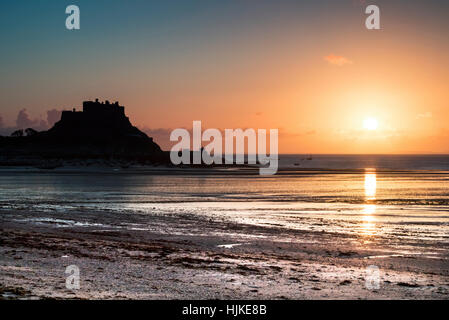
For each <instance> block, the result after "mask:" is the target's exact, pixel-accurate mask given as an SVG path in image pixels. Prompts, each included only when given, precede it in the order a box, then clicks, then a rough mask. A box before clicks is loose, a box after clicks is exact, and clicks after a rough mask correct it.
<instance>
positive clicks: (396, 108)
mask: <svg viewBox="0 0 449 320" xmlns="http://www.w3.org/2000/svg"><path fill="white" fill-rule="evenodd" d="M71 4H75V5H78V6H79V8H80V12H81V29H80V30H67V29H66V28H65V20H66V17H67V15H66V14H65V8H66V6H68V5H71ZM369 4H376V5H378V6H379V8H380V23H381V29H380V30H367V29H366V27H365V19H366V18H367V16H368V15H367V14H365V8H366V7H367V5H369ZM448 31H449V2H448V1H438V0H434V1H414V0H388V1H387V0H384V1H381V0H379V1H364V0H316V1H298V0H297V1H261V0H259V1H250V0H240V1H236V0H235V1H234V0H229V1H222V0H220V1H214V0H207V1H206V0H204V1H201V0H197V1H187V0H182V1H175V0H173V1H164V2H162V1H143V0H142V1H140V0H129V1H119V0H82V1H76V0H68V1H65V0H58V1H55V0H41V1H25V0H14V1H1V3H0V42H1V50H0V70H1V76H0V134H3V135H6V134H9V133H10V132H11V131H12V130H13V129H17V128H22V127H26V126H31V127H34V128H37V129H39V130H45V129H46V128H48V127H49V126H51V125H52V124H53V123H54V122H55V121H57V119H58V115H59V112H60V110H64V109H65V110H70V109H72V108H73V107H78V108H80V106H81V105H82V101H84V100H93V99H95V98H99V99H100V100H106V99H107V100H110V101H116V100H118V101H120V104H122V105H125V107H126V109H125V111H126V114H127V115H128V116H129V118H130V120H131V122H132V123H133V124H134V125H136V126H138V127H139V128H140V129H142V130H144V131H145V132H147V133H148V134H149V135H151V136H153V137H154V138H155V141H156V142H158V143H159V144H160V145H161V146H162V147H163V148H164V149H166V150H168V149H169V148H170V146H171V145H173V144H174V143H170V142H169V134H170V132H171V130H173V129H175V128H191V127H192V122H193V121H194V120H201V121H202V125H203V129H206V128H219V129H225V128H229V129H236V128H243V129H245V128H254V129H279V152H280V153H307V154H316V153H343V154H348V153H349V154H357V153H371V154H374V153H449V142H448V141H449V37H448V34H447V33H448ZM373 122H374V123H375V126H374V127H373V126H371V127H370V126H369V125H368V126H367V123H371V124H372V123H373Z"/></svg>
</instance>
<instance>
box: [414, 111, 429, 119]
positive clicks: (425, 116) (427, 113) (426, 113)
mask: <svg viewBox="0 0 449 320" xmlns="http://www.w3.org/2000/svg"><path fill="white" fill-rule="evenodd" d="M416 118H417V119H422V118H432V112H429V111H427V112H424V113H420V114H418V115H417V116H416Z"/></svg>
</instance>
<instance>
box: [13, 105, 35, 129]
mask: <svg viewBox="0 0 449 320" xmlns="http://www.w3.org/2000/svg"><path fill="white" fill-rule="evenodd" d="M38 123H39V120H31V119H30V116H29V115H28V112H27V109H22V110H20V111H19V113H18V114H17V119H16V126H17V128H25V129H26V128H31V127H35V126H37V125H38Z"/></svg>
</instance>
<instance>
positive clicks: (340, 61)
mask: <svg viewBox="0 0 449 320" xmlns="http://www.w3.org/2000/svg"><path fill="white" fill-rule="evenodd" d="M324 60H326V61H327V62H328V63H329V64H332V65H335V66H339V67H341V66H344V65H345V64H352V61H351V60H349V59H347V58H345V57H342V56H336V55H334V54H333V53H331V54H330V55H328V56H326V57H324Z"/></svg>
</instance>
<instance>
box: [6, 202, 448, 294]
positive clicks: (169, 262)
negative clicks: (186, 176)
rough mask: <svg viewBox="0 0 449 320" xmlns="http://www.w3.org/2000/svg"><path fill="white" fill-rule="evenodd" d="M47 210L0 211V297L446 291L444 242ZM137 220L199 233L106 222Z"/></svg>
mask: <svg viewBox="0 0 449 320" xmlns="http://www.w3.org/2000/svg"><path fill="white" fill-rule="evenodd" d="M53 218H54V217H52V216H51V215H50V214H49V213H44V212H31V211H29V210H26V209H24V210H20V211H16V210H14V211H11V210H6V209H2V210H1V212H0V219H1V220H0V222H1V230H0V242H1V246H0V279H1V280H0V281H1V282H0V297H2V298H3V299H47V298H57V299H59V298H64V299H67V298H69V299H448V298H449V255H448V252H449V250H448V249H449V248H448V247H447V244H445V243H442V244H441V245H440V251H438V252H437V253H435V252H433V254H429V255H427V254H421V253H419V252H406V251H404V253H401V254H398V250H397V247H394V246H395V244H393V245H392V246H391V247H390V246H389V245H388V243H385V242H384V243H379V242H376V241H369V239H367V238H362V237H356V236H351V235H345V234H337V233H332V232H323V231H304V230H292V229H279V228H276V226H272V227H270V226H255V225H247V224H244V223H234V222H229V221H225V220H223V221H217V220H211V219H210V218H207V217H201V216H194V217H193V216H189V215H186V216H182V215H180V216H167V215H153V216H151V217H148V215H138V214H136V215H129V214H118V213H114V212H110V213H105V212H102V213H101V214H92V212H79V214H73V212H72V213H71V218H72V219H74V221H75V222H74V223H68V222H66V221H64V220H60V221H58V220H57V219H53ZM143 219H144V220H148V219H151V220H152V223H153V224H157V225H159V226H164V225H165V226H169V225H176V224H182V225H186V226H188V225H189V224H194V225H195V226H196V227H198V229H201V230H202V232H201V233H200V234H199V233H187V232H186V233H184V234H183V233H179V234H173V233H170V232H164V228H163V227H162V228H160V229H158V230H159V231H155V230H153V231H149V230H139V228H135V230H130V229H129V228H108V227H105V226H108V225H112V224H113V223H114V222H117V221H120V223H126V224H128V225H132V224H135V225H136V226H138V225H139V224H140V223H141V222H142V221H141V220H143ZM83 221H89V222H90V223H89V224H85V223H83ZM99 226H102V227H99ZM425 245H426V244H423V246H424V247H425ZM435 245H436V246H438V244H435ZM423 249H425V248H423ZM424 251H425V250H424ZM424 251H423V252H424ZM69 265H76V266H78V267H79V269H80V279H81V280H80V289H79V290H69V289H66V287H65V281H66V276H67V275H66V274H65V269H66V267H67V266H69ZM369 265H375V266H377V267H378V268H379V270H380V279H379V288H378V289H373V288H371V289H368V288H367V286H366V276H367V275H368V273H367V269H366V268H367V266H369Z"/></svg>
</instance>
